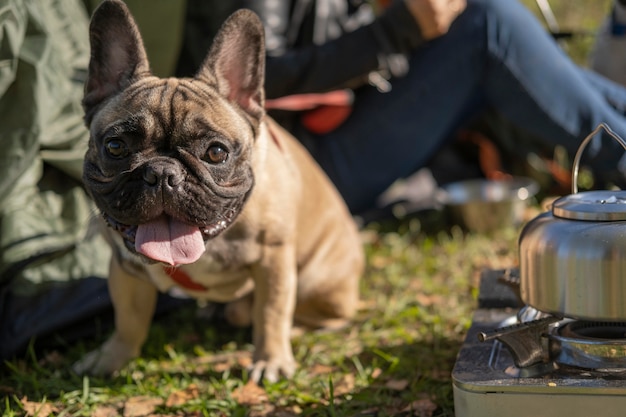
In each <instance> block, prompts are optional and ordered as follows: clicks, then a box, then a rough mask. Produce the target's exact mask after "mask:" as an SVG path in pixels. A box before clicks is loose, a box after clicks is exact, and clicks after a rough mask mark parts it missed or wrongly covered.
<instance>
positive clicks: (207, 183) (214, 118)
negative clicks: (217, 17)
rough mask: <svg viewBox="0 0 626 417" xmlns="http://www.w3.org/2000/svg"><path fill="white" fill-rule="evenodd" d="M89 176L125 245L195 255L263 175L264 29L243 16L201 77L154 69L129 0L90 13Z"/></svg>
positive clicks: (162, 254) (224, 35)
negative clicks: (256, 159) (257, 163)
mask: <svg viewBox="0 0 626 417" xmlns="http://www.w3.org/2000/svg"><path fill="white" fill-rule="evenodd" d="M90 40H91V47H92V54H91V61H90V64H89V77H88V81H87V84H86V88H85V98H84V101H83V104H84V107H85V114H86V116H85V120H86V122H87V124H88V126H89V127H90V133H91V137H90V142H89V149H88V151H87V154H86V158H85V164H84V174H83V177H84V182H85V185H86V187H87V189H88V190H89V192H90V194H91V195H92V197H93V199H94V201H95V202H96V205H97V206H98V208H99V209H100V210H101V211H102V213H103V215H104V218H105V219H106V221H107V222H108V224H109V225H110V226H111V227H112V228H114V229H115V230H116V231H117V232H119V233H120V234H121V236H122V238H123V239H124V243H125V245H126V247H127V248H128V249H129V250H130V251H132V252H135V253H138V254H141V255H142V256H143V257H144V258H147V259H149V260H152V261H160V262H165V263H168V264H171V265H179V264H185V263H191V262H195V261H196V260H197V259H198V258H199V257H200V256H201V255H202V253H203V252H204V249H205V241H206V240H207V239H211V238H213V237H215V236H217V235H218V234H219V233H220V232H222V231H224V230H225V229H226V228H227V227H228V226H229V225H230V224H231V223H232V222H233V221H234V220H235V219H236V217H237V215H238V214H239V213H240V211H241V210H242V208H243V205H244V203H245V201H246V199H247V197H248V196H249V194H250V192H251V190H252V186H253V183H254V176H253V171H252V157H253V155H252V148H253V146H254V141H255V138H256V136H257V134H258V130H259V125H260V123H261V119H262V117H263V115H264V113H263V110H262V109H263V90H262V82H263V70H264V69H263V59H264V51H263V29H262V27H261V25H260V22H259V21H258V18H257V17H256V16H255V15H254V14H252V13H251V12H247V11H242V12H239V13H236V14H235V15H233V16H232V17H231V18H230V19H229V20H228V21H227V22H226V23H225V24H224V27H223V28H222V30H221V31H220V33H219V34H218V36H217V38H216V40H215V42H214V45H213V47H212V49H211V51H210V53H209V55H208V57H207V59H206V60H205V62H204V64H203V65H202V68H201V69H200V71H199V72H198V74H197V75H196V77H194V78H189V79H175V78H168V79H161V78H157V77H154V76H152V75H151V74H150V72H149V69H148V68H149V67H148V63H147V59H146V55H145V51H144V48H143V44H142V41H141V38H140V35H139V32H138V30H137V28H136V25H135V24H134V22H133V20H132V17H131V16H130V13H129V12H128V10H127V9H126V7H125V6H124V4H123V3H121V2H118V1H111V2H106V3H105V4H103V5H102V6H101V7H100V8H99V9H98V11H97V12H96V14H95V15H94V16H93V18H92V23H91V27H90Z"/></svg>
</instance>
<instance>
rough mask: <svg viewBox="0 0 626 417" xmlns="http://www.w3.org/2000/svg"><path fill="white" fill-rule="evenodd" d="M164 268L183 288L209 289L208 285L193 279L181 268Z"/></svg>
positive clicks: (194, 289)
mask: <svg viewBox="0 0 626 417" xmlns="http://www.w3.org/2000/svg"><path fill="white" fill-rule="evenodd" d="M163 269H164V270H165V273H166V274H167V275H168V276H169V277H170V278H172V279H173V280H174V282H176V283H177V284H178V285H180V286H181V287H182V288H185V289H187V290H193V291H208V288H207V287H205V286H204V285H202V284H198V283H197V282H194V281H192V279H191V277H190V276H189V275H187V273H186V272H185V271H183V270H182V269H180V268H171V267H167V266H166V267H164V268H163Z"/></svg>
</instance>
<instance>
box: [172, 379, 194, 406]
mask: <svg viewBox="0 0 626 417" xmlns="http://www.w3.org/2000/svg"><path fill="white" fill-rule="evenodd" d="M199 396H200V391H199V390H198V386H197V385H196V384H190V385H189V386H188V387H187V388H185V389H183V390H178V391H174V392H172V393H171V394H170V395H169V396H168V397H167V400H165V406H166V407H176V406H180V405H183V404H186V403H187V402H188V401H190V400H193V399H196V398H198V397H199Z"/></svg>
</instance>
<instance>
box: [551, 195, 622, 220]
mask: <svg viewBox="0 0 626 417" xmlns="http://www.w3.org/2000/svg"><path fill="white" fill-rule="evenodd" d="M552 214H553V215H554V216H556V217H561V218H564V219H571V220H587V221H598V222H606V221H620V220H626V191H622V190H618V191H609V190H601V191H585V192H580V193H576V194H570V195H567V196H565V197H561V198H559V199H558V200H556V201H555V202H554V203H553V204H552Z"/></svg>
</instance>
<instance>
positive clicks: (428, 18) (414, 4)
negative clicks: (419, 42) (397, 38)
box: [404, 0, 467, 40]
mask: <svg viewBox="0 0 626 417" xmlns="http://www.w3.org/2000/svg"><path fill="white" fill-rule="evenodd" d="M404 1H405V2H406V5H407V7H408V9H409V11H410V12H411V14H412V15H413V17H414V18H415V20H416V21H417V24H418V25H419V26H420V28H421V30H422V36H423V37H424V39H425V40H430V39H434V38H436V37H439V36H441V35H444V34H445V33H447V32H448V29H449V28H450V25H451V24H452V22H453V21H454V19H456V18H457V16H458V15H460V14H461V13H462V12H463V10H465V7H466V6H467V2H466V0H404Z"/></svg>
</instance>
